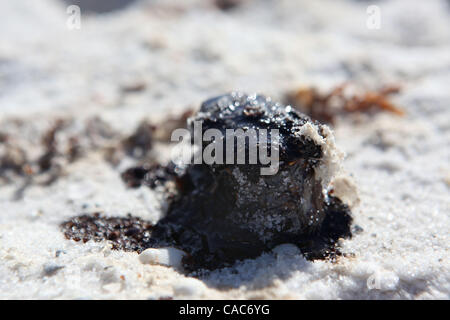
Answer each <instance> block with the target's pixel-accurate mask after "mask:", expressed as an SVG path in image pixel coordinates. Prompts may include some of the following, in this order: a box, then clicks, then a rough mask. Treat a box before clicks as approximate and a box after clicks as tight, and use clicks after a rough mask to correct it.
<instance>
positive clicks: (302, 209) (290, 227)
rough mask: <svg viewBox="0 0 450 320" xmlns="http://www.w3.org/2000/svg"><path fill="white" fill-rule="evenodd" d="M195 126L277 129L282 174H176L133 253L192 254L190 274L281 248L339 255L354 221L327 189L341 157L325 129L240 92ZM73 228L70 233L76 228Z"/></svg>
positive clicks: (221, 170)
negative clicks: (162, 212) (160, 212)
mask: <svg viewBox="0 0 450 320" xmlns="http://www.w3.org/2000/svg"><path fill="white" fill-rule="evenodd" d="M193 121H201V122H202V125H203V128H202V130H203V132H205V131H206V130H207V129H211V128H214V129H218V130H220V131H221V132H223V134H224V139H225V140H226V137H225V130H226V129H239V128H244V129H245V128H253V129H268V130H270V129H278V130H279V133H280V141H279V161H280V164H279V170H278V172H277V173H276V174H274V175H266V176H264V175H261V174H260V168H261V165H259V164H256V165H254V164H244V165H242V164H239V165H238V164H212V165H208V164H205V163H203V164H192V165H188V166H186V167H185V168H183V170H182V171H181V173H178V175H173V179H174V180H176V181H177V186H178V194H177V196H176V197H175V198H173V199H172V201H171V202H170V204H169V209H168V212H167V214H166V216H165V217H164V218H162V219H161V220H160V221H159V222H158V223H157V224H156V225H155V226H154V227H153V228H152V230H151V236H150V237H147V238H146V239H145V241H144V242H143V243H142V244H141V245H138V246H136V248H138V249H137V250H136V251H142V249H145V248H146V247H163V246H175V247H178V248H180V249H182V250H184V251H186V252H187V253H189V256H188V258H187V259H185V267H186V269H187V270H198V269H215V268H218V267H223V266H227V265H230V264H232V263H233V262H235V261H236V260H242V259H246V258H254V257H257V256H259V255H260V254H261V253H262V252H264V251H268V250H270V249H272V248H274V247H275V246H277V245H279V244H282V243H294V244H296V245H297V246H298V247H299V248H300V250H301V251H302V253H303V254H304V255H305V257H306V258H308V259H316V258H325V257H330V256H331V257H334V256H335V255H336V254H340V253H339V251H338V250H337V243H338V240H339V239H340V238H345V237H350V236H351V231H350V225H351V222H352V218H351V213H350V210H349V207H348V206H346V205H345V204H344V203H342V202H341V201H340V200H339V199H338V198H336V197H333V196H331V195H329V194H327V192H326V190H327V189H326V188H327V187H328V185H329V182H330V181H331V179H332V178H333V177H334V176H335V174H336V173H337V171H338V170H339V168H340V162H341V160H342V153H341V152H340V151H339V150H338V149H337V148H336V146H335V144H334V138H333V135H332V133H331V131H330V129H329V128H328V127H327V126H324V125H321V124H320V123H318V122H315V121H312V120H311V119H310V118H308V117H307V116H305V115H303V114H301V113H299V112H298V111H296V110H295V109H294V108H291V107H289V106H284V105H282V104H280V103H275V102H272V101H271V99H270V98H267V97H265V96H262V95H252V96H249V95H246V94H244V93H237V92H235V93H230V94H226V95H223V96H220V97H217V98H213V99H209V100H207V101H206V102H204V103H203V104H202V106H201V109H200V111H199V112H198V113H197V114H196V115H194V116H193V117H192V118H190V119H189V120H188V123H189V125H190V129H191V131H193V125H192V123H193ZM225 144H226V143H224V145H225ZM205 146H206V145H205V144H204V145H203V146H202V147H203V148H204V147H205ZM246 147H247V149H246V150H244V151H245V152H248V144H247V145H246ZM236 149H237V148H236V147H235V149H234V150H236ZM241 151H242V150H241ZM178 172H180V171H178ZM145 179H146V176H144V177H143V184H146V183H145ZM147 185H150V186H151V184H149V183H147ZM63 226H64V225H63ZM70 226H71V230H72V233H71V235H73V234H74V230H77V224H76V223H75V224H70ZM118 230H119V231H118V232H119V236H118V238H116V239H113V242H114V241H116V242H117V241H119V240H118V239H120V237H121V235H120V230H122V229H121V228H118ZM123 236H124V237H126V236H125V233H124V234H123ZM66 237H68V238H72V239H73V238H74V237H73V236H68V233H67V232H66ZM84 237H86V234H84ZM78 238H80V236H78ZM94 240H95V238H94ZM125 249H128V250H129V249H130V248H125Z"/></svg>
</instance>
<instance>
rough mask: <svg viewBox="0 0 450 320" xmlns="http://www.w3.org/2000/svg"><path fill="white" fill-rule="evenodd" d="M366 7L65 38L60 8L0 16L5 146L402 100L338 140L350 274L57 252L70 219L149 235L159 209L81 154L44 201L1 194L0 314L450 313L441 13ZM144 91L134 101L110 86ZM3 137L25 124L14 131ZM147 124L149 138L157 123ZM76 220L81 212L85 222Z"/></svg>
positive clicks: (286, 256) (289, 259) (280, 10)
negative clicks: (187, 271) (99, 306)
mask: <svg viewBox="0 0 450 320" xmlns="http://www.w3.org/2000/svg"><path fill="white" fill-rule="evenodd" d="M367 5H368V3H367V2H364V1H331V0H330V1H320V4H319V1H288V0H286V1H261V2H259V1H247V2H246V3H245V4H244V5H243V6H242V7H240V8H238V9H237V10H235V11H233V12H226V13H224V12H221V11H219V10H217V9H215V8H214V7H212V6H211V5H207V4H205V2H202V1H148V3H142V4H136V5H134V6H131V7H129V8H128V9H126V10H124V11H119V12H117V13H113V14H110V15H102V16H98V17H88V16H85V15H82V27H81V30H73V31H69V30H68V29H67V28H66V24H65V23H66V19H67V15H66V11H65V10H66V8H65V6H63V5H62V4H61V3H60V2H56V1H31V0H28V1H25V0H23V1H1V2H0V12H2V19H1V21H0V39H1V41H0V110H1V114H0V117H1V118H0V122H1V127H0V131H5V132H8V133H10V134H11V135H14V136H17V137H18V139H23V140H29V141H33V139H37V138H38V136H37V133H42V132H43V131H44V130H45V129H46V128H48V126H49V123H50V122H51V121H52V120H53V119H55V118H57V117H59V116H62V117H74V118H75V119H76V120H77V121H80V122H81V120H82V119H85V118H87V117H89V116H91V115H100V116H101V117H102V118H103V119H104V120H105V121H107V122H108V123H109V124H111V126H113V127H114V128H115V129H116V130H117V131H119V132H122V133H124V134H125V133H129V132H131V131H132V130H133V129H134V128H135V127H136V126H137V124H138V123H139V121H140V120H141V119H143V118H145V117H148V118H150V119H158V117H161V116H162V115H164V114H166V113H170V112H174V111H175V110H181V109H183V108H186V107H188V106H190V105H198V104H199V103H200V102H201V101H202V100H204V99H206V98H208V97H210V96H214V95H216V94H220V93H223V92H227V91H230V90H234V89H239V90H244V91H247V92H260V93H263V94H266V95H271V96H273V97H274V98H275V99H277V98H280V97H282V95H283V93H284V92H285V91H286V90H291V89H295V88H297V87H298V86H299V85H315V86H318V87H319V88H321V89H324V90H326V89H328V88H330V87H332V86H334V85H337V84H340V83H341V82H343V81H346V80H351V81H354V82H356V83H358V84H359V85H366V86H368V87H377V86H380V85H383V84H386V83H401V84H403V85H404V90H403V91H402V93H401V94H400V95H399V96H398V97H396V98H395V99H394V101H395V103H396V104H398V105H399V106H402V107H403V108H404V109H405V110H406V111H407V115H406V116H405V117H402V118H400V117H396V116H393V115H391V114H379V115H377V116H375V117H372V118H367V119H361V121H359V122H358V123H356V124H355V123H353V122H352V121H350V120H349V119H343V120H341V121H340V122H339V123H338V124H337V125H336V128H335V136H336V143H337V145H338V146H339V147H340V148H341V149H343V150H344V151H345V152H346V154H347V157H346V160H345V162H344V167H345V169H346V171H347V172H348V173H350V174H352V175H353V177H354V179H355V181H356V183H357V185H358V187H359V190H360V195H359V196H360V199H361V201H360V205H359V207H358V208H357V209H355V210H354V218H355V223H356V224H358V225H359V226H361V227H362V228H363V229H364V231H363V232H362V233H360V234H358V235H356V236H354V237H353V239H351V240H346V241H344V243H343V251H344V252H348V253H353V254H354V257H347V258H342V259H340V260H339V261H338V262H337V263H331V262H327V261H316V262H308V261H306V260H305V259H304V258H303V257H302V256H301V255H300V253H299V252H298V251H296V250H295V248H292V247H287V248H286V247H285V248H284V249H283V248H282V249H280V250H278V252H277V253H273V254H266V255H263V256H262V257H260V258H258V259H255V260H248V261H245V262H241V263H238V264H236V266H235V267H234V268H232V270H230V269H224V270H218V271H215V272H213V273H212V274H211V275H209V276H208V277H206V278H204V279H202V280H201V281H200V280H195V279H193V278H188V277H185V276H184V275H182V274H180V273H178V272H177V271H175V270H173V269H171V268H167V267H164V266H153V265H147V264H145V265H144V264H142V263H141V262H140V261H139V259H138V255H137V254H136V253H124V252H120V251H112V250H110V249H109V247H108V244H107V243H87V244H80V243H75V242H72V241H68V240H66V239H65V238H64V236H63V235H62V233H61V231H60V230H59V227H58V225H59V223H61V222H62V221H64V220H65V219H67V218H69V217H71V216H74V215H78V214H80V213H82V212H94V211H96V210H101V211H103V212H104V213H105V214H107V215H110V216H124V215H126V214H127V213H128V212H130V213H132V214H133V215H136V216H140V217H143V218H146V219H150V220H152V221H157V219H158V217H160V215H161V210H160V209H159V207H158V202H157V200H156V198H157V195H156V194H155V193H154V192H153V191H151V190H149V189H147V188H140V189H137V190H129V189H126V187H125V186H124V184H123V182H122V181H121V179H120V175H119V173H120V169H119V168H118V169H113V168H112V167H111V166H110V165H109V164H108V163H106V162H105V161H104V160H103V159H102V157H101V156H100V155H99V154H98V153H96V152H91V153H89V154H88V155H87V156H85V157H84V158H82V159H81V160H80V161H78V162H75V163H74V164H71V165H68V166H66V167H65V176H64V177H62V178H61V179H59V180H58V181H57V182H56V183H55V184H53V185H51V186H49V187H42V186H32V187H30V188H28V189H27V190H26V192H25V194H24V198H23V199H21V200H18V201H14V200H12V194H13V192H14V190H16V189H17V187H18V186H19V185H20V183H21V182H19V181H18V182H17V183H16V182H13V183H10V184H7V185H0V298H4V299H9V298H58V299H61V298H64V299H65V298H94V299H97V298H100V299H103V298H137V299H147V298H159V297H168V296H170V297H174V298H185V297H188V298H277V299H285V298H292V299H314V298H319V299H323V298H324V299H352V298H358V299H377V298H388V299H398V298H400V299H436V298H439V299H448V298H449V297H450V260H449V259H450V254H449V245H450V241H449V240H450V239H449V231H450V165H449V163H450V148H449V147H450V107H449V106H450V91H449V90H448V87H449V85H450V6H449V4H448V1H400V0H396V1H383V2H380V3H379V4H378V5H379V6H380V8H381V29H380V30H369V29H367V28H366V18H367V14H366V7H367ZM137 82H144V83H145V84H146V89H145V90H144V91H143V92H139V93H134V94H128V95H122V94H121V93H120V90H119V88H120V86H123V85H127V84H134V83H137ZM12 119H21V120H23V122H24V125H23V126H22V127H20V128H19V127H18V125H16V124H15V123H14V122H13V121H11V120H12ZM154 121H156V120H154ZM83 206H85V208H83Z"/></svg>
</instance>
